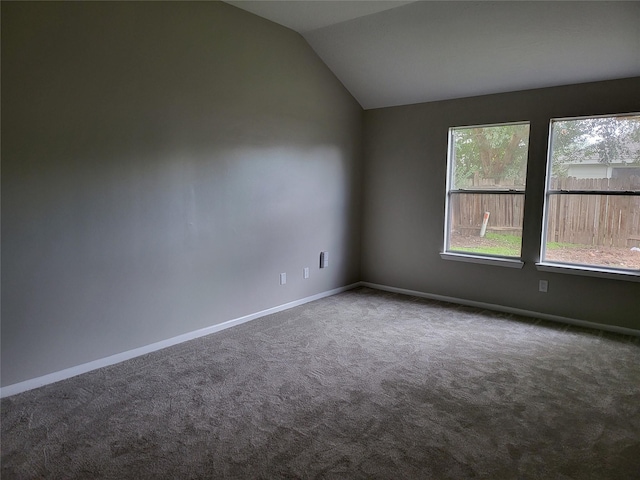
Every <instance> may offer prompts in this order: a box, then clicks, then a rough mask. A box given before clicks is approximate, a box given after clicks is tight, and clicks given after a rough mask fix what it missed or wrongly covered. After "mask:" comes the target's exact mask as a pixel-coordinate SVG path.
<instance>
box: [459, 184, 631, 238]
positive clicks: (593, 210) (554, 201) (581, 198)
mask: <svg viewBox="0 0 640 480" xmlns="http://www.w3.org/2000/svg"><path fill="white" fill-rule="evenodd" d="M639 184H640V177H635V176H633V177H626V178H619V179H618V178H616V179H606V178H604V179H576V178H565V179H558V180H557V181H556V182H554V183H553V184H552V185H551V188H552V189H554V190H591V189H594V190H606V191H612V190H617V191H629V190H637V189H638V185H639ZM484 212H490V213H491V215H490V217H489V224H488V229H487V230H488V231H489V232H491V231H494V232H495V231H502V232H507V233H513V234H516V235H521V231H522V219H523V213H524V195H521V194H502V195H498V194H492V193H482V194H480V193H474V194H454V195H452V198H451V220H452V224H451V225H452V227H453V231H454V232H456V233H459V234H462V235H476V234H478V233H479V231H480V225H481V223H482V217H483V215H484ZM547 241H549V242H560V243H577V244H583V245H599V246H615V247H633V246H636V247H637V246H640V196H618V195H582V194H581V195H563V194H558V195H552V196H551V199H550V203H549V213H548V226H547Z"/></svg>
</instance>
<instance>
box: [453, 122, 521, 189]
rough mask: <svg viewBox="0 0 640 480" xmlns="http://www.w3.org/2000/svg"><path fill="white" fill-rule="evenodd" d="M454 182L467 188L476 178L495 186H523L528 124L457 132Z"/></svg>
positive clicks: (455, 137) (458, 130) (467, 129)
mask: <svg viewBox="0 0 640 480" xmlns="http://www.w3.org/2000/svg"><path fill="white" fill-rule="evenodd" d="M454 145H455V147H454V153H455V163H454V167H455V181H456V184H457V185H458V186H464V185H468V184H469V183H470V179H471V178H473V177H474V176H475V175H477V176H479V177H480V178H483V179H492V180H493V181H494V182H495V184H496V185H501V184H505V183H510V184H513V185H524V182H525V175H526V166H527V150H528V145H529V125H528V124H517V125H498V126H491V127H472V128H460V129H456V130H455V131H454Z"/></svg>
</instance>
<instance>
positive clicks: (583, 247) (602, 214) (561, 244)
mask: <svg viewBox="0 0 640 480" xmlns="http://www.w3.org/2000/svg"><path fill="white" fill-rule="evenodd" d="M546 242H547V243H546V250H545V256H544V258H543V260H544V261H550V262H561V263H573V264H578V265H592V266H599V267H606V268H624V269H640V196H620V195H595V194H593V195H575V194H574V195H569V194H554V195H550V197H549V204H548V210H547V238H546Z"/></svg>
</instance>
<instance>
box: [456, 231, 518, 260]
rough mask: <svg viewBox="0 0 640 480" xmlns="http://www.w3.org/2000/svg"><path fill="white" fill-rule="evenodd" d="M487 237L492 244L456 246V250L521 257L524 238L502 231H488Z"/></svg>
mask: <svg viewBox="0 0 640 480" xmlns="http://www.w3.org/2000/svg"><path fill="white" fill-rule="evenodd" d="M485 238H486V239H487V240H489V241H490V242H491V243H492V245H486V246H481V247H455V251H458V252H468V253H482V254H484V255H496V256H500V257H519V256H520V245H521V243H522V239H521V238H520V237H518V236H516V235H509V234H502V233H487V234H486V235H485Z"/></svg>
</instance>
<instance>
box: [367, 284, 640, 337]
mask: <svg viewBox="0 0 640 480" xmlns="http://www.w3.org/2000/svg"><path fill="white" fill-rule="evenodd" d="M360 285H361V286H363V287H369V288H373V289H376V290H384V291H386V292H392V293H401V294H404V295H413V296H414V297H422V298H428V299H430V300H440V301H443V302H450V303H457V304H460V305H467V306H469V307H478V308H484V309H486V310H495V311H498V312H504V313H513V314H515V315H522V316H524V317H533V318H541V319H543V320H550V321H552V322H559V323H565V324H569V325H575V326H578V327H586V328H593V329H596V330H604V331H607V332H613V333H620V334H623V335H631V336H634V337H640V330H635V329H633V328H627V327H619V326H617V325H606V324H603V323H595V322H588V321H586V320H577V319H575V318H569V317H561V316H560V315H551V314H548V313H541V312H534V311H531V310H524V309H522V308H513V307H505V306H504V305H496V304H494V303H485V302H476V301H474V300H465V299H463V298H457V297H448V296H445V295H436V294H434V293H425V292H419V291H417V290H407V289H405V288H397V287H390V286H388V285H380V284H377V283H371V282H360Z"/></svg>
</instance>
